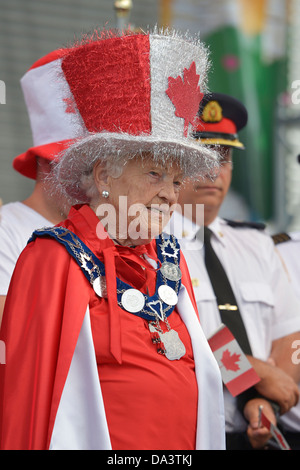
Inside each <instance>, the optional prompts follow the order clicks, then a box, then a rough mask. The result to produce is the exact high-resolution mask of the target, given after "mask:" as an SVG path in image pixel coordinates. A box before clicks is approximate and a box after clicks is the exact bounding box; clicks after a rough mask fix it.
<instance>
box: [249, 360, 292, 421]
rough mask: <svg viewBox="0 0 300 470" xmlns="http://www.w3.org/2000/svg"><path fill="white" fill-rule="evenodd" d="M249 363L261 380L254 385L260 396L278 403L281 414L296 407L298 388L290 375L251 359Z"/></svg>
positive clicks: (269, 364)
mask: <svg viewBox="0 0 300 470" xmlns="http://www.w3.org/2000/svg"><path fill="white" fill-rule="evenodd" d="M251 363H252V365H253V367H254V369H255V370H256V372H257V373H258V375H259V377H260V378H261V381H260V382H259V383H258V384H256V385H255V388H256V390H257V391H258V393H259V394H260V395H263V396H264V397H266V398H268V399H269V400H273V401H275V402H276V403H278V405H279V406H280V413H281V414H283V413H286V412H287V411H289V410H290V409H291V408H292V407H293V406H295V405H297V403H298V400H299V388H298V386H297V384H296V383H295V381H294V380H293V379H292V377H291V376H290V375H288V374H287V373H286V372H284V371H283V370H282V369H280V368H279V367H276V366H275V365H273V364H272V363H270V362H264V361H260V360H259V359H255V358H251Z"/></svg>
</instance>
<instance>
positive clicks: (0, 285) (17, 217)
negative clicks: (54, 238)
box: [0, 202, 53, 295]
mask: <svg viewBox="0 0 300 470" xmlns="http://www.w3.org/2000/svg"><path fill="white" fill-rule="evenodd" d="M52 225H53V224H52V223H51V222H49V221H48V220H47V219H45V218H44V217H43V216H42V215H40V214H39V213H38V212H36V211H34V210H33V209H31V208H30V207H28V206H26V205H25V204H23V203H22V202H10V203H9V204H5V205H4V206H2V207H1V208H0V295H6V294H7V291H8V287H9V283H10V279H11V276H12V273H13V270H14V268H15V264H16V262H17V259H18V257H19V255H20V253H21V251H22V250H23V249H24V248H25V246H26V244H27V242H28V240H29V238H30V236H31V234H32V232H33V231H34V230H35V229H37V228H41V227H49V226H52Z"/></svg>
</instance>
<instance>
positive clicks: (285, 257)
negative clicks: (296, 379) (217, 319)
mask: <svg viewBox="0 0 300 470" xmlns="http://www.w3.org/2000/svg"><path fill="white" fill-rule="evenodd" d="M299 157H300V155H298V162H299V163H300V158H299ZM299 171H300V169H299ZM273 240H274V243H275V245H276V249H277V250H278V251H279V256H280V258H281V259H282V262H283V265H284V268H285V270H286V272H287V275H288V278H289V280H290V282H291V284H292V286H293V288H294V290H295V292H296V295H297V297H298V298H299V299H300V283H299V279H300V231H294V232H290V233H277V234H276V235H273ZM291 356H292V361H293V362H294V363H296V364H297V363H298V364H299V363H300V337H299V338H298V340H297V341H295V342H294V344H293V349H292V353H291ZM299 386H300V384H299ZM280 425H281V428H282V430H283V433H284V436H285V437H286V439H287V441H288V442H289V444H290V445H291V447H292V449H294V450H300V402H298V405H297V406H295V407H293V408H292V409H291V410H290V411H289V412H288V413H285V414H284V415H283V416H282V417H281V419H280Z"/></svg>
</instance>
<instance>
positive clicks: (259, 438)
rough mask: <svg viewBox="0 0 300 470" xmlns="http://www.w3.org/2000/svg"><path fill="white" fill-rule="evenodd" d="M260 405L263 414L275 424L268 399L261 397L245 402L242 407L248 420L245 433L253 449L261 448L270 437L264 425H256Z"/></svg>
mask: <svg viewBox="0 0 300 470" xmlns="http://www.w3.org/2000/svg"><path fill="white" fill-rule="evenodd" d="M260 405H262V406H263V412H264V414H265V416H266V417H267V418H268V419H269V420H270V421H271V423H273V424H276V417H275V415H274V411H273V409H272V407H271V405H270V403H269V402H268V401H266V400H264V399H263V398H254V399H253V400H249V401H248V402H247V404H246V406H245V408H244V416H245V418H246V420H247V421H248V422H249V425H248V429H247V435H248V439H249V441H250V444H251V445H252V447H253V449H262V448H263V447H264V446H265V445H266V444H267V442H268V441H269V439H271V437H272V435H271V433H270V432H269V430H268V429H267V428H266V427H264V426H262V427H258V424H259V423H258V414H259V411H258V409H259V406H260Z"/></svg>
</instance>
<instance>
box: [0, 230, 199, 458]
mask: <svg viewBox="0 0 300 470" xmlns="http://www.w3.org/2000/svg"><path fill="white" fill-rule="evenodd" d="M78 235H79V236H80V235H81V234H80V233H78ZM83 241H85V243H86V244H88V243H87V240H83ZM181 269H182V272H183V279H182V280H183V282H184V284H185V286H186V287H187V289H188V293H189V296H190V298H191V299H192V302H193V305H194V308H195V310H196V303H195V299H194V294H193V289H192V286H191V283H190V279H189V276H188V274H187V273H188V271H187V268H186V264H185V261H184V259H183V258H182V259H181ZM90 292H91V286H90V284H89V282H88V281H87V279H86V278H85V276H84V275H83V273H82V272H81V270H80V268H79V267H78V265H77V263H76V262H75V261H74V260H73V259H72V258H71V257H70V255H69V254H68V253H67V251H66V249H65V248H64V247H63V246H61V245H60V244H59V243H57V242H56V241H54V240H52V239H37V240H36V241H34V242H33V243H30V244H29V245H28V246H27V247H26V248H25V250H24V251H23V252H22V254H21V256H20V258H19V260H18V262H17V265H16V269H15V272H14V274H13V277H12V281H11V286H10V289H9V292H8V296H7V300H6V305H5V312H4V317H3V323H2V328H1V335H0V339H1V340H3V341H4V342H5V345H6V365H0V374H1V375H0V403H1V405H2V407H1V411H0V442H1V445H0V448H1V449H3V450H4V449H11V450H13V449H19V450H21V449H26V450H31V449H48V448H49V445H50V441H51V435H52V430H53V426H54V422H55V418H56V413H57V410H58V405H59V402H60V399H61V395H62V391H63V388H64V384H65V381H66V377H67V374H68V371H69V368H70V364H71V361H72V357H73V353H74V350H75V347H76V343H77V339H78V336H79V333H80V329H81V325H82V322H83V319H84V316H85V313H86V308H87V305H88V303H89V297H90ZM196 311H197V310H196Z"/></svg>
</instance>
